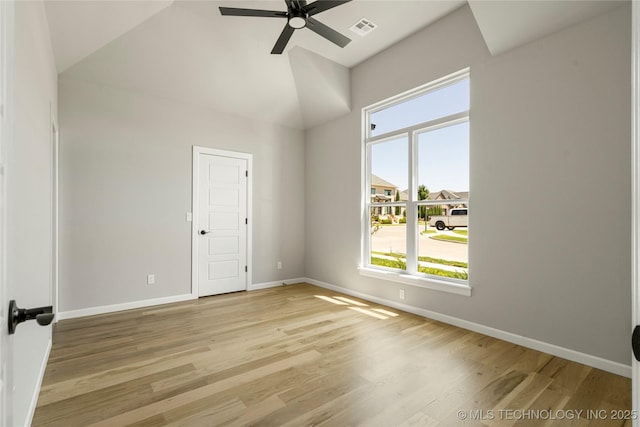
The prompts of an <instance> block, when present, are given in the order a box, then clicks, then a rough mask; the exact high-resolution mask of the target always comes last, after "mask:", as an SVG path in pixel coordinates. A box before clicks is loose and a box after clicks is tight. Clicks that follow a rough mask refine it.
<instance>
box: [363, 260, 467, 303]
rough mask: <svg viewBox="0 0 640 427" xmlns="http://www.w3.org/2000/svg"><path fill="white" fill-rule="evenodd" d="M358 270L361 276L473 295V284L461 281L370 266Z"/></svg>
mask: <svg viewBox="0 0 640 427" xmlns="http://www.w3.org/2000/svg"><path fill="white" fill-rule="evenodd" d="M358 272H359V273H360V275H361V276H367V277H373V278H376V279H382V280H389V281H392V282H398V283H404V284H405V285H411V286H416V287H419V288H425V289H431V290H434V291H441V292H448V293H451V294H457V295H464V296H468V297H470V296H471V286H469V285H465V284H461V283H453V282H448V281H445V280H437V279H432V278H427V277H418V276H412V275H410V274H402V273H398V272H395V271H385V270H381V269H380V270H379V269H377V268H369V267H358Z"/></svg>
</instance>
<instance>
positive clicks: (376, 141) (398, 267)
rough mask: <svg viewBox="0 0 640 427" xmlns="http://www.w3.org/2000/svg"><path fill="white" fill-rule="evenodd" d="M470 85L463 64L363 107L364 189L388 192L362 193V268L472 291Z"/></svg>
mask: <svg viewBox="0 0 640 427" xmlns="http://www.w3.org/2000/svg"><path fill="white" fill-rule="evenodd" d="M469 87H470V81H469V71H468V70H463V71H460V72H458V73H455V74H452V75H450V76H447V77H445V78H442V79H439V80H437V81H435V82H432V83H429V84H427V85H425V86H423V87H420V88H417V89H415V90H413V91H410V92H408V93H406V94H402V95H399V96H397V97H394V98H392V99H389V100H386V101H383V102H381V103H378V104H375V105H373V106H370V107H367V108H365V109H364V110H363V129H365V135H364V137H363V139H364V141H363V147H364V154H363V155H364V156H365V162H366V163H365V164H366V168H365V177H364V178H365V187H364V188H367V189H368V188H371V195H373V194H374V190H373V188H374V187H372V185H379V184H378V183H380V182H384V183H386V184H385V186H386V187H387V188H388V187H392V188H393V190H391V189H384V191H383V194H384V196H383V195H382V194H378V195H376V196H375V197H374V196H369V195H367V196H366V197H365V201H364V202H365V212H364V215H363V218H364V222H363V225H362V237H363V239H362V240H363V250H362V252H363V254H362V267H361V268H360V272H361V273H362V274H365V275H370V276H374V277H380V278H385V279H388V280H394V281H399V282H403V283H408V284H412V285H417V286H423V287H427V288H431V289H438V290H444V291H450V292H454V293H459V294H463V295H470V292H471V291H470V287H469V284H468V283H469V282H468V280H469V273H468V250H467V245H468V239H469V231H468V230H469V224H468V209H469ZM378 193H380V190H378ZM401 195H402V197H400V196H401ZM385 196H386V197H385ZM393 196H395V197H393Z"/></svg>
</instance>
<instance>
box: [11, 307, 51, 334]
mask: <svg viewBox="0 0 640 427" xmlns="http://www.w3.org/2000/svg"><path fill="white" fill-rule="evenodd" d="M54 317H55V314H53V307H51V306H50V305H49V306H47V307H38V308H28V309H27V308H20V307H18V304H16V301H15V300H11V301H9V322H8V323H9V335H12V334H13V333H15V332H16V327H17V326H18V323H22V322H24V321H27V320H33V319H36V322H38V325H40V326H47V325H48V324H50V323H51V322H52V321H53V318H54Z"/></svg>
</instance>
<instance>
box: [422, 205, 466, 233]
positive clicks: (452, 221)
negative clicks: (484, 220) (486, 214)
mask: <svg viewBox="0 0 640 427" xmlns="http://www.w3.org/2000/svg"><path fill="white" fill-rule="evenodd" d="M468 211H469V209H468V208H454V209H451V210H450V211H449V214H448V215H435V216H432V217H431V219H430V220H429V225H430V226H432V227H436V228H437V229H438V230H444V229H445V228H448V229H449V230H453V229H455V228H456V227H467V226H468V225H469V224H468V222H467V218H468V215H467V214H468Z"/></svg>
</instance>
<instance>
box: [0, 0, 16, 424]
mask: <svg viewBox="0 0 640 427" xmlns="http://www.w3.org/2000/svg"><path fill="white" fill-rule="evenodd" d="M13 4H14V3H13V2H5V1H3V2H0V427H5V426H11V425H13V340H12V339H11V338H10V337H9V332H8V321H7V313H8V308H9V307H8V306H9V299H8V297H7V295H8V286H7V281H6V278H7V270H6V265H7V264H6V259H7V251H6V248H7V244H6V242H7V233H6V231H7V229H6V213H7V203H6V202H7V197H6V194H7V193H6V173H7V145H8V142H9V140H10V138H11V137H12V126H11V123H12V121H11V114H12V111H13V109H12V107H13V105H12V103H11V99H12V95H11V90H12V89H11V88H12V85H11V80H12V73H11V72H10V71H9V70H11V69H13V55H12V53H13V48H12V43H13Z"/></svg>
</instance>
